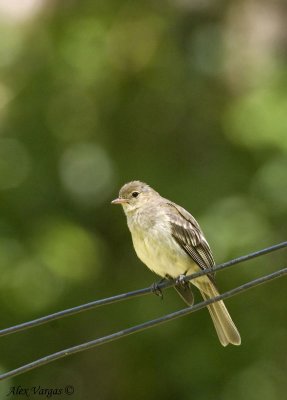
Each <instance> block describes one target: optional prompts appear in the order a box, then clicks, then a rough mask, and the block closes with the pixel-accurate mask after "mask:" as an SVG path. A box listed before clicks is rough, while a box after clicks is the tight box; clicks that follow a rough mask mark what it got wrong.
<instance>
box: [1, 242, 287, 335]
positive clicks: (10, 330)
mask: <svg viewBox="0 0 287 400" xmlns="http://www.w3.org/2000/svg"><path fill="white" fill-rule="evenodd" d="M284 247H287V242H282V243H279V244H276V245H274V246H270V247H266V248H265V249H262V250H259V251H255V252H253V253H250V254H247V255H244V256H241V257H238V258H235V259H233V260H230V261H227V262H225V263H222V264H219V265H217V266H214V267H213V268H209V269H206V270H204V271H199V272H196V273H194V274H191V275H188V276H186V277H185V278H184V280H186V281H187V280H192V279H195V278H197V277H199V276H202V275H206V274H209V273H210V272H216V271H221V270H223V269H225V268H229V267H232V266H234V265H236V264H239V263H242V262H245V261H248V260H251V259H253V258H256V257H259V256H262V255H265V254H268V253H271V252H273V251H276V250H280V249H282V248H284ZM174 285H175V281H174V280H170V281H166V282H163V283H159V284H158V285H157V287H158V288H159V289H160V290H163V289H166V288H169V287H171V286H174ZM151 293H153V288H152V287H147V288H144V289H139V290H134V291H131V292H128V293H122V294H119V295H116V296H112V297H108V298H105V299H100V300H95V301H92V302H90V303H86V304H81V305H79V306H76V307H72V308H69V309H66V310H62V311H58V312H55V313H53V314H49V315H46V316H44V317H40V318H37V319H34V320H32V321H28V322H23V323H21V324H18V325H15V326H12V327H9V328H5V329H2V330H0V336H6V335H11V334H13V333H16V332H19V331H23V330H26V329H30V328H32V327H35V326H38V325H42V324H45V323H47V322H51V321H54V320H56V319H59V318H64V317H67V316H69V315H74V314H77V313H80V312H83V311H86V310H91V309H93V308H97V307H101V306H104V305H108V304H111V303H116V302H119V301H123V300H127V299H131V298H134V297H139V296H144V295H147V294H151Z"/></svg>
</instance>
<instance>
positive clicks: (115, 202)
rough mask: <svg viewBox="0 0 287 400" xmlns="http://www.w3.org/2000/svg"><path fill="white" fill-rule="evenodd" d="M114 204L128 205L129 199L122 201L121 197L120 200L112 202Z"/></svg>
mask: <svg viewBox="0 0 287 400" xmlns="http://www.w3.org/2000/svg"><path fill="white" fill-rule="evenodd" d="M111 203H112V204H125V203H128V200H127V199H121V198H120V197H119V198H118V199H115V200H113V201H112V202H111Z"/></svg>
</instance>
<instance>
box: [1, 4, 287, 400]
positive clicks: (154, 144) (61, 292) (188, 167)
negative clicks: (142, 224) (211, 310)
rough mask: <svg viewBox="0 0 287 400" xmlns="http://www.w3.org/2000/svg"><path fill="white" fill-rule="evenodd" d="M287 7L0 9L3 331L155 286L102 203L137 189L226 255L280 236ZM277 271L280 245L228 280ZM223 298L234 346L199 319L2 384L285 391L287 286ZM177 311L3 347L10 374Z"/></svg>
mask: <svg viewBox="0 0 287 400" xmlns="http://www.w3.org/2000/svg"><path fill="white" fill-rule="evenodd" d="M283 3H284V1H283V0H282V2H281V3H280V1H275V2H262V1H259V0H245V1H242V2H241V1H238V0H232V1H230V2H219V1H214V0H206V1H199V0H170V1H169V2H165V1H146V2H140V3H139V2H132V1H114V0H110V1H103V0H99V1H91V0H90V1H89V0H86V1H79V0H71V1H65V2H64V1H63V2H60V1H48V0H47V1H44V0H21V1H19V0H18V1H17V0H1V1H0V71H1V77H0V274H1V275H0V276H1V278H0V312H1V328H4V327H8V326H11V325H15V324H17V323H20V322H24V321H28V320H30V319H33V318H36V317H39V316H42V315H45V314H48V313H51V312H55V311H58V310H61V309H64V308H67V307H72V306H75V305H78V304H82V303H85V302H88V301H92V300H94V299H99V298H103V297H107V296H111V295H115V294H118V293H121V292H127V291H129V290H134V289H137V288H141V287H145V286H148V285H150V284H151V283H152V282H154V281H156V280H158V278H157V277H156V276H154V275H153V274H152V273H151V272H150V271H148V269H147V268H145V267H144V265H142V264H141V263H140V261H139V260H138V259H137V258H136V256H135V253H134V250H133V248H132V243H131V239H130V235H129V232H128V229H127V227H126V221H125V217H124V215H123V213H122V211H121V210H120V209H119V208H116V207H114V206H111V205H110V201H111V200H112V199H113V198H115V197H116V195H117V192H118V190H119V188H120V186H121V185H122V184H123V183H125V182H127V181H129V180H133V179H140V180H143V181H146V182H147V183H149V184H150V185H151V186H153V187H154V188H155V189H156V190H158V191H159V192H160V193H161V194H162V195H163V196H165V197H168V198H170V199H172V200H173V201H175V202H177V203H179V204H181V205H183V206H184V207H185V208H187V209H188V210H190V211H191V212H192V213H193V215H194V216H196V218H197V219H198V220H199V222H200V224H201V226H202V228H203V230H204V232H205V234H206V236H207V238H208V240H209V243H210V245H211V247H212V249H213V252H214V256H215V259H216V261H217V262H222V261H227V260H228V259H230V258H233V257H236V256H239V255H243V254H246V253H248V252H251V251H254V250H258V249H260V248H263V247H265V246H268V245H272V244H275V243H278V242H281V241H284V240H286V236H287V235H286V233H287V227H286V215H287V202H286V198H287V179H286V177H287V91H286V87H287V85H286V83H287V70H286V14H285V15H284V9H283ZM284 263H285V264H284ZM283 266H286V252H284V251H281V252H278V253H276V254H275V253H274V254H272V255H269V256H266V257H263V258H260V259H258V260H254V261H251V262H249V263H246V264H242V265H238V266H236V267H233V268H232V269H230V270H228V271H225V272H221V273H220V274H218V275H217V281H218V286H219V288H220V289H221V290H222V291H223V290H227V289H229V288H233V287H235V286H237V285H240V284H241V283H244V282H247V281H248V280H250V279H253V278H255V277H256V276H260V275H263V274H266V273H268V272H271V271H275V270H276V269H278V268H280V267H283ZM199 300H200V296H198V294H197V301H199ZM226 303H227V305H228V308H229V309H230V312H231V314H232V316H233V318H234V321H235V322H236V324H237V326H238V328H239V330H240V332H241V335H242V346H241V347H239V348H238V347H234V346H229V347H227V348H223V347H221V346H220V344H219V342H218V339H217V337H216V333H215V330H214V328H213V326H212V323H211V320H210V318H209V315H208V313H207V311H206V310H202V311H200V312H198V313H195V314H193V315H191V316H189V317H185V318H182V319H179V320H177V321H174V322H170V323H168V324H165V325H162V326H160V327H157V328H154V329H152V330H149V331H146V332H144V333H140V334H137V335H134V336H131V337H128V338H126V339H123V340H120V341H116V342H113V343H110V344H107V345H105V346H102V347H100V348H97V349H94V350H90V351H87V352H83V353H80V354H77V355H74V356H72V357H69V358H67V359H65V360H59V361H57V362H55V363H52V364H49V365H47V366H44V367H42V368H40V369H37V370H34V371H31V372H29V373H27V374H25V375H21V376H19V377H16V378H15V379H13V380H10V381H6V382H3V383H2V384H1V388H0V392H1V398H5V396H6V393H7V392H8V388H9V387H11V386H13V385H15V386H17V385H22V386H23V387H31V386H38V385H40V386H41V387H44V388H45V387H50V388H51V387H52V388H56V387H64V386H65V385H67V384H70V385H74V387H75V393H74V395H73V396H71V398H73V399H74V400H76V399H97V400H102V399H103V400H106V399H107V400H109V399H133V398H136V399H147V398H148V399H150V400H153V399H175V398H180V399H182V400H185V399H196V400H208V399H212V400H214V399H220V400H230V399H233V400H243V399H244V400H257V399H258V400H259V399H260V400H265V399H266V400H267V399H268V400H275V399H276V400H278V399H283V398H285V396H286V389H287V383H286V368H287V353H286V337H287V320H286V279H284V278H282V279H280V280H277V281H275V282H271V283H269V284H267V285H264V286H262V287H258V288H255V289H253V290H251V291H249V292H247V293H244V294H242V295H239V296H237V297H234V298H232V299H230V300H228V301H227V302H226ZM183 306H184V304H183V303H182V302H181V300H180V298H179V297H178V296H177V294H176V293H175V291H174V290H167V291H166V292H165V294H164V301H161V300H160V299H159V298H157V297H156V296H146V297H143V298H138V299H134V300H131V301H128V302H124V303H121V304H114V305H111V306H108V307H104V308H102V309H98V310H94V311H89V312H86V313H83V314H81V315H76V316H73V317H70V318H67V319H63V320H59V321H56V322H53V323H50V324H47V325H45V326H42V327H38V328H35V329H32V330H30V331H26V332H23V333H18V334H16V335H13V336H11V337H10V336H9V337H4V338H1V340H0V365H1V370H2V372H4V371H7V370H9V369H12V368H15V367H18V366H20V365H22V364H24V363H27V362H30V361H32V360H34V359H36V358H39V357H41V356H44V355H47V354H50V353H52V352H56V351H58V350H61V349H64V348H67V347H69V346H72V345H76V344H79V343H82V342H84V341H88V340H92V339H95V338H98V337H100V336H102V335H106V334H108V333H112V332H115V331H118V330H121V329H122V328H125V327H129V326H132V325H134V324H137V323H141V322H144V321H146V320H148V319H152V318H156V317H158V316H161V315H164V314H165V313H169V312H172V311H174V310H178V309H180V308H181V307H183ZM58 397H59V396H57V398H58ZM63 398H64V396H63Z"/></svg>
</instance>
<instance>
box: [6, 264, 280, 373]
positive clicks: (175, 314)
mask: <svg viewBox="0 0 287 400" xmlns="http://www.w3.org/2000/svg"><path fill="white" fill-rule="evenodd" d="M286 274H287V268H283V269H281V270H279V271H276V272H273V273H271V274H268V275H265V276H262V277H260V278H257V279H254V280H252V281H250V282H247V283H245V284H243V285H241V286H238V287H236V288H234V289H231V290H229V291H227V292H225V293H222V294H221V295H219V296H216V297H214V298H212V299H208V300H206V301H202V302H200V303H197V304H196V305H194V306H192V307H187V308H183V309H181V310H179V311H176V312H173V313H171V314H167V315H165V316H163V317H160V318H156V319H153V320H151V321H147V322H144V323H142V324H139V325H135V326H132V327H131V328H127V329H123V330H121V331H118V332H116V333H113V334H111V335H107V336H103V337H101V338H99V339H95V340H91V341H89V342H86V343H82V344H80V345H77V346H73V347H70V348H68V349H66V350H61V351H58V352H57V353H53V354H50V355H48V356H46V357H43V358H40V359H38V360H36V361H33V362H31V363H29V364H26V365H23V366H22V367H19V368H16V369H14V370H11V371H9V372H6V373H4V374H2V375H0V381H1V380H4V379H7V378H12V377H14V376H17V375H20V374H23V373H24V372H27V371H31V370H32V369H35V368H38V367H40V366H43V365H46V364H48V363H50V362H52V361H55V360H58V359H60V358H64V357H67V356H70V355H72V354H75V353H79V352H81V351H84V350H88V349H91V348H93V347H97V346H100V345H102V344H105V343H108V342H111V341H114V340H118V339H121V338H123V337H125V336H128V335H131V334H133V333H137V332H140V331H144V330H146V329H149V328H152V327H154V326H157V325H160V324H163V323H165V322H168V321H171V320H174V319H176V318H179V317H183V316H184V315H187V314H190V313H192V312H195V311H198V310H201V309H202V308H204V307H206V306H208V305H209V304H211V303H215V302H216V301H219V300H223V299H228V298H230V297H232V296H235V295H236V294H238V293H241V292H245V291H246V290H248V289H251V288H253V287H255V286H258V285H261V284H263V283H266V282H268V281H270V280H272V279H276V278H279V277H281V276H283V275H286Z"/></svg>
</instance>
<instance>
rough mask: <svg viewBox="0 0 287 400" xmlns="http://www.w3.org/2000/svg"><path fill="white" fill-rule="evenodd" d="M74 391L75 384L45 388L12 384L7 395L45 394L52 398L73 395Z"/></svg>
mask: <svg viewBox="0 0 287 400" xmlns="http://www.w3.org/2000/svg"><path fill="white" fill-rule="evenodd" d="M73 393H74V386H72V385H66V386H65V387H62V388H44V387H42V386H40V385H38V386H31V387H23V386H21V385H18V386H11V387H10V388H9V392H8V393H7V394H6V397H11V396H19V397H20V396H25V397H28V398H29V397H31V396H45V397H46V398H51V397H52V396H59V395H63V394H66V395H71V394H73Z"/></svg>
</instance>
